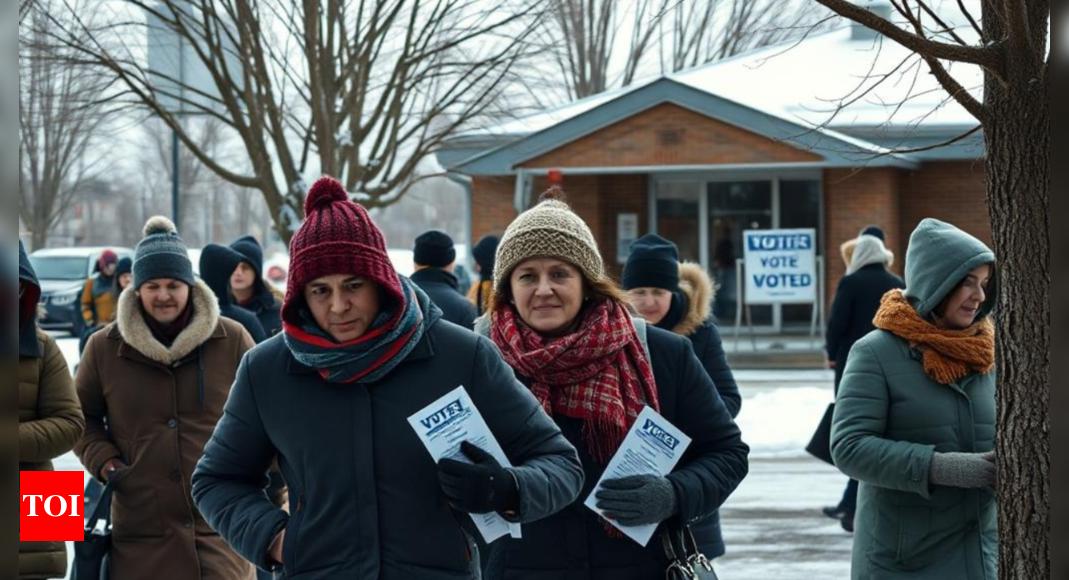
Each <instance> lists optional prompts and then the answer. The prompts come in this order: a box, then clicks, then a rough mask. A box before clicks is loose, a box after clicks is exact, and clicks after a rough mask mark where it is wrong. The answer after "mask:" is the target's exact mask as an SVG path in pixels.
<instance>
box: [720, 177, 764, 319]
mask: <svg viewBox="0 0 1069 580" xmlns="http://www.w3.org/2000/svg"><path fill="white" fill-rule="evenodd" d="M708 190H709V216H708V219H709V226H710V227H709V256H710V257H711V264H710V266H711V268H710V271H711V272H712V275H713V278H714V279H715V281H716V284H717V286H719V289H718V290H717V293H716V301H715V302H714V304H713V313H714V314H715V315H716V317H717V319H718V320H720V322H721V324H725V325H727V324H734V321H735V314H736V309H737V307H738V301H739V299H740V297H739V296H738V290H737V282H738V280H737V277H736V276H737V274H736V273H737V270H736V266H735V260H736V259H741V258H742V255H743V254H742V232H744V231H746V230H765V229H769V228H772V227H773V226H774V225H775V224H774V216H775V214H774V213H773V205H772V201H773V199H772V182H771V181H736V182H716V183H710V184H709V186H708ZM751 312H752V316H753V319H752V320H753V324H754V326H771V325H772V324H773V309H772V307H771V306H754V307H753V308H752V310H751Z"/></svg>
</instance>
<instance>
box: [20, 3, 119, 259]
mask: <svg viewBox="0 0 1069 580" xmlns="http://www.w3.org/2000/svg"><path fill="white" fill-rule="evenodd" d="M20 8H23V6H22V5H20ZM51 9H52V5H51V2H50V1H49V0H45V5H43V6H39V5H34V6H33V7H32V8H31V9H30V10H29V11H28V18H27V20H26V21H24V22H20V25H19V165H20V169H19V189H18V191H19V216H20V218H21V219H22V221H23V223H25V224H26V225H27V227H29V228H30V229H31V234H32V245H33V247H34V248H40V247H44V246H45V244H46V243H47V241H48V237H49V234H50V233H51V231H52V229H53V228H54V227H55V225H56V224H57V222H58V220H59V218H60V217H61V216H62V215H63V212H64V211H65V210H66V209H67V208H68V207H69V206H70V204H71V203H72V202H73V200H74V199H75V198H76V196H77V195H78V193H79V191H80V189H81V184H82V183H83V182H85V181H86V180H87V179H90V178H91V177H92V175H93V173H94V171H95V170H96V169H97V168H98V166H99V164H100V163H101V161H102V160H101V159H100V158H97V159H92V158H89V156H88V154H89V149H90V147H91V145H92V144H93V143H94V142H95V140H96V139H97V138H98V137H99V135H98V133H99V131H100V129H101V127H102V126H103V125H104V123H105V122H106V120H107V117H108V114H109V109H108V107H107V103H106V100H104V99H101V98H100V95H102V94H104V93H106V92H107V91H108V90H109V87H110V85H111V83H110V81H109V80H108V79H106V78H105V77H103V76H101V75H99V74H97V73H96V72H94V71H92V70H90V69H88V68H85V67H81V66H78V65H75V64H71V63H70V62H68V61H67V60H66V59H65V56H66V53H65V49H64V47H63V46H62V45H60V44H58V43H55V42H52V41H51V39H50V37H49V34H48V32H47V30H48V26H49V24H50V19H49V17H48V16H47V14H48V13H49V12H50V11H51Z"/></svg>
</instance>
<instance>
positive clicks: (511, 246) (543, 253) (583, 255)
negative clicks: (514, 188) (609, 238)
mask: <svg viewBox="0 0 1069 580" xmlns="http://www.w3.org/2000/svg"><path fill="white" fill-rule="evenodd" d="M541 199H542V201H541V202H540V203H539V204H538V205H536V206H535V207H533V208H531V209H529V210H527V211H525V212H523V213H522V214H520V216H519V217H517V218H516V219H515V221H513V222H512V224H511V225H509V227H508V229H507V230H505V235H504V236H502V238H501V244H500V245H499V246H498V248H497V260H496V262H497V265H496V266H495V269H494V291H495V292H496V293H498V294H500V293H502V291H503V290H504V287H505V286H506V284H507V283H508V280H509V277H510V276H512V270H513V269H515V268H516V266H518V265H519V264H520V263H521V262H524V261H525V260H528V259H530V258H556V259H558V260H562V261H565V262H568V263H569V264H572V265H574V266H576V267H577V268H579V270H580V271H582V272H583V275H584V276H586V278H587V279H588V280H591V281H598V280H601V279H602V278H604V277H605V264H604V263H603V262H602V260H601V252H599V251H598V243H597V242H596V241H595V240H594V234H593V233H591V231H590V228H589V227H588V226H587V225H586V223H585V222H584V221H583V220H582V218H580V217H579V216H578V215H576V214H575V212H573V211H572V209H571V208H570V207H569V206H568V204H567V203H565V202H564V201H563V192H561V190H560V189H551V190H549V191H547V192H546V193H544V194H542V198H541Z"/></svg>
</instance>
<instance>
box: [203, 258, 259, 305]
mask: <svg viewBox="0 0 1069 580" xmlns="http://www.w3.org/2000/svg"><path fill="white" fill-rule="evenodd" d="M247 261H248V260H245V259H244V258H243V257H242V255H241V254H240V253H238V252H237V251H236V250H234V249H233V248H228V247H226V246H220V245H219V244H208V245H207V246H205V247H204V250H202V251H201V253H200V277H201V280H204V283H205V284H207V285H208V288H211V289H212V292H213V293H215V297H216V298H218V299H219V306H220V307H224V306H229V305H230V304H232V303H233V299H232V298H231V297H230V277H231V276H232V275H233V274H234V270H236V269H237V267H238V264H240V263H241V262H247Z"/></svg>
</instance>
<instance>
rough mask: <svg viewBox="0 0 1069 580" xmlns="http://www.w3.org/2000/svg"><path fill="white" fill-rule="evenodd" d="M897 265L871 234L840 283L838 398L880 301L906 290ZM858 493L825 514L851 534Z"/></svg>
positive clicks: (835, 360)
mask: <svg viewBox="0 0 1069 580" xmlns="http://www.w3.org/2000/svg"><path fill="white" fill-rule="evenodd" d="M893 261H894V254H893V253H891V251H890V250H888V249H887V248H885V247H884V245H883V242H882V241H881V240H880V238H878V237H876V236H873V235H868V234H865V235H861V236H859V237H858V238H857V241H856V244H855V246H854V252H853V255H852V256H851V262H850V265H849V266H848V267H847V270H846V272H847V275H846V276H844V277H843V278H842V279H841V280H840V281H839V287H838V289H836V291H835V300H834V302H833V303H832V308H831V316H830V317H829V319H828V329H827V335H826V337H827V345H826V349H827V353H828V361H829V362H830V363H831V365H832V367H833V368H834V369H835V392H836V394H838V392H839V385H840V383H841V382H842V378H843V371H844V370H845V369H846V365H847V364H848V362H849V360H850V359H849V357H850V350H851V349H852V348H853V347H854V344H855V343H856V342H857V341H858V340H861V338H862V337H864V336H865V335H867V334H869V333H870V332H872V331H874V330H876V327H875V326H874V325H873V322H872V321H873V319H874V318H875V317H876V312H877V311H878V310H879V309H880V301H881V300H882V299H883V297H884V295H885V294H887V293H888V292H890V291H891V290H894V289H896V288H904V287H905V284H903V282H902V279H901V278H899V277H898V276H895V275H894V274H892V273H891V272H889V271H887V267H888V266H889V265H890V264H891V263H892V262H893ZM857 490H858V483H857V481H856V480H854V479H851V480H850V482H849V483H848V484H847V487H846V491H845V492H844V494H843V498H842V500H841V501H840V502H839V505H837V506H835V507H828V508H824V514H825V515H826V516H828V517H830V518H834V519H838V520H840V522H841V524H842V526H843V529H844V530H846V531H848V532H853V531H854V518H855V515H856V512H857Z"/></svg>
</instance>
